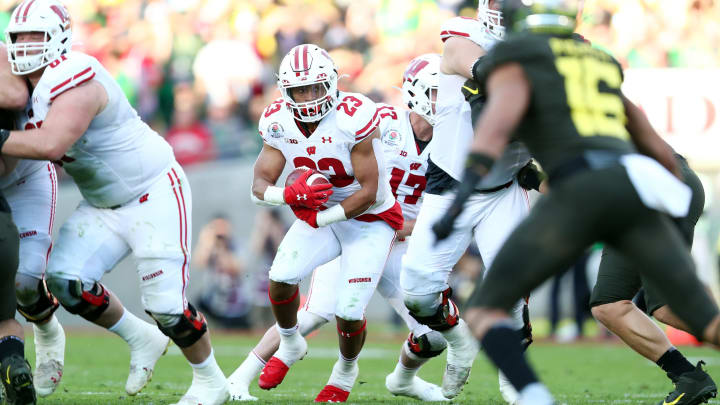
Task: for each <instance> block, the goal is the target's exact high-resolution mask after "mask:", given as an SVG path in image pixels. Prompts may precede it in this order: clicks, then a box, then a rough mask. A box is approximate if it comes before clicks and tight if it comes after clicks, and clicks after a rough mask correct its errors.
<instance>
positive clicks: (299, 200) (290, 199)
mask: <svg viewBox="0 0 720 405" xmlns="http://www.w3.org/2000/svg"><path fill="white" fill-rule="evenodd" d="M312 173H313V171H312V170H306V171H305V173H303V174H302V175H301V176H300V177H298V179H297V180H295V182H294V183H293V184H291V185H290V186H288V187H285V190H284V193H283V197H284V199H285V203H287V205H289V206H291V207H305V208H313V209H317V208H318V207H319V206H321V205H323V204H325V203H326V202H327V201H328V198H330V196H331V195H332V193H333V192H332V190H331V188H332V184H317V185H313V186H308V184H307V179H308V177H310V175H311V174H312Z"/></svg>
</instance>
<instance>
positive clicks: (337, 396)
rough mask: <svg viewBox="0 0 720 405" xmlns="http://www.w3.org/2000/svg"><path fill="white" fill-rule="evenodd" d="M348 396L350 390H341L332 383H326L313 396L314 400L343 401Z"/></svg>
mask: <svg viewBox="0 0 720 405" xmlns="http://www.w3.org/2000/svg"><path fill="white" fill-rule="evenodd" d="M349 396H350V391H345V390H342V389H340V388H338V387H336V386H334V385H326V386H325V388H323V389H322V391H320V393H319V394H318V396H317V398H315V402H345V401H347V399H348V397H349Z"/></svg>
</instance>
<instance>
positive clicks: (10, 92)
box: [0, 44, 30, 110]
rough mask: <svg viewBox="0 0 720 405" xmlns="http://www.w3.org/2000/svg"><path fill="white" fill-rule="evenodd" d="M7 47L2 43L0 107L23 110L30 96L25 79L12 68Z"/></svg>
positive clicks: (0, 53)
mask: <svg viewBox="0 0 720 405" xmlns="http://www.w3.org/2000/svg"><path fill="white" fill-rule="evenodd" d="M3 55H7V48H6V47H5V45H3V44H0V108H5V109H8V110H22V109H23V108H25V105H26V104H27V101H28V98H29V97H30V94H29V91H28V87H27V84H25V79H23V78H22V77H20V76H15V75H14V74H12V71H11V70H10V62H9V61H8V59H7V57H4V56H3Z"/></svg>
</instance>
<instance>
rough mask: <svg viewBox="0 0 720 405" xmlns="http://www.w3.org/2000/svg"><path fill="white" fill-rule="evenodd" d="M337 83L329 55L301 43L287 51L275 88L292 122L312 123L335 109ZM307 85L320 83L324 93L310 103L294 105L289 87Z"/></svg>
mask: <svg viewBox="0 0 720 405" xmlns="http://www.w3.org/2000/svg"><path fill="white" fill-rule="evenodd" d="M337 81H338V72H337V67H336V66H335V62H333V60H332V58H330V55H329V54H328V53H327V52H326V51H325V50H324V49H322V48H320V47H319V46H317V45H313V44H302V45H298V46H296V47H294V48H293V49H291V50H290V52H288V53H287V55H285V57H284V58H283V60H282V62H280V69H279V72H278V82H277V85H278V88H279V89H280V93H282V98H283V100H285V106H286V107H287V108H288V109H289V110H290V112H291V113H292V114H293V116H294V117H295V119H296V120H298V121H302V122H316V121H320V120H321V119H322V118H323V117H325V116H326V115H327V114H328V113H329V112H330V111H332V109H333V108H335V105H336V104H337V99H338V89H337ZM311 84H322V85H323V87H324V89H325V94H322V95H321V96H320V97H318V98H316V99H314V100H311V101H306V102H296V101H295V100H293V98H292V97H291V96H290V94H289V92H288V89H290V88H293V87H301V86H308V85H311Z"/></svg>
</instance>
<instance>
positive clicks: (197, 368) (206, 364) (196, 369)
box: [188, 350, 225, 379]
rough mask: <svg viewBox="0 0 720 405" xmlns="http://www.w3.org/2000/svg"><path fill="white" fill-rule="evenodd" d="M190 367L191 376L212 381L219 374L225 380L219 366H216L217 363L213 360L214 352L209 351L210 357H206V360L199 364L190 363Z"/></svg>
mask: <svg viewBox="0 0 720 405" xmlns="http://www.w3.org/2000/svg"><path fill="white" fill-rule="evenodd" d="M188 363H190V362H188ZM190 366H192V368H193V376H198V377H204V378H211V379H212V378H214V377H215V376H216V375H217V374H218V373H220V375H222V376H223V377H222V378H223V379H225V375H224V374H223V372H222V370H220V366H218V364H217V361H216V360H215V351H214V350H210V355H209V356H208V357H207V359H205V360H203V361H202V362H201V363H198V364H193V363H190Z"/></svg>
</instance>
